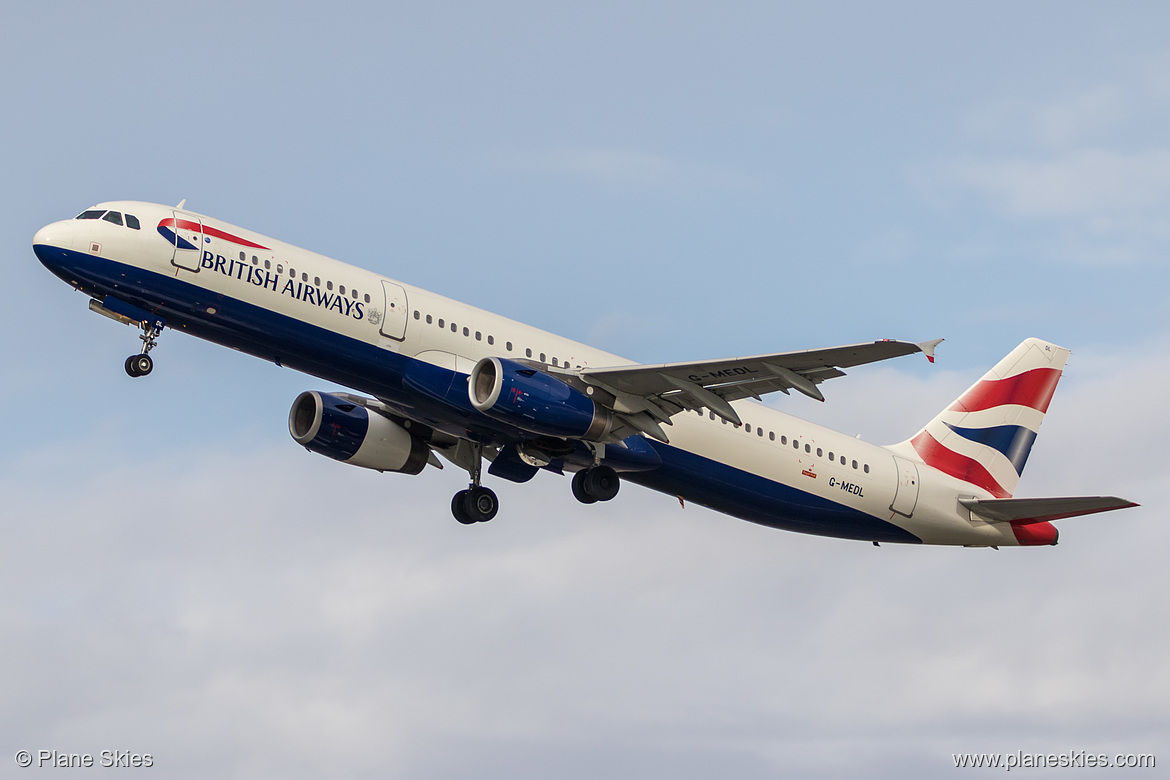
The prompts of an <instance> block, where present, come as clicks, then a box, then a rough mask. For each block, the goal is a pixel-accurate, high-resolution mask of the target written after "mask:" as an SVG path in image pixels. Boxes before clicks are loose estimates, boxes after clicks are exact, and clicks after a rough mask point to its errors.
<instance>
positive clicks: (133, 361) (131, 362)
mask: <svg viewBox="0 0 1170 780" xmlns="http://www.w3.org/2000/svg"><path fill="white" fill-rule="evenodd" d="M137 363H138V356H137V355H131V356H130V357H128V358H126V363H125V368H126V373H127V374H129V375H130V376H142V375H141V374H139V373H138V366H137Z"/></svg>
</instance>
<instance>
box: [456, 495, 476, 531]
mask: <svg viewBox="0 0 1170 780" xmlns="http://www.w3.org/2000/svg"><path fill="white" fill-rule="evenodd" d="M470 492H471V491H470V490H460V491H459V492H458V493H456V494H455V495H454V497H452V499H451V514H453V515H455V519H456V520H458V521H459V522H461V523H463V524H464V525H473V524H474V523H475V522H476V521H475V519H474V518H472V517H471V516H470V515H469V514H467V510H466V509H464V505H465V501H466V500H467V494H468V493H470Z"/></svg>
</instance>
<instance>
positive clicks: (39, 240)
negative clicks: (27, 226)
mask: <svg viewBox="0 0 1170 780" xmlns="http://www.w3.org/2000/svg"><path fill="white" fill-rule="evenodd" d="M38 246H49V247H57V248H60V249H72V248H73V220H71V219H69V220H65V221H63V222H54V223H52V224H50V225H45V226H44V227H43V228H41V229H40V230H38V231H37V232H36V235H34V236H33V250H34V251H35V250H36V248H37V247H38Z"/></svg>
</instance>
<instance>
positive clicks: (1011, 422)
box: [894, 339, 1069, 498]
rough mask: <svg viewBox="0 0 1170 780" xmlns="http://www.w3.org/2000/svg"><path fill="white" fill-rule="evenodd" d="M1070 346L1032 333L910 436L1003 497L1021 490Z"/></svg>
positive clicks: (917, 446)
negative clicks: (1033, 445) (1025, 470)
mask: <svg viewBox="0 0 1170 780" xmlns="http://www.w3.org/2000/svg"><path fill="white" fill-rule="evenodd" d="M1068 354H1069V351H1068V350H1067V349H1065V348H1064V347H1058V346H1056V345H1055V344H1049V343H1048V342H1046V341H1041V340H1040V339H1028V340H1027V341H1025V342H1024V343H1022V344H1020V346H1018V347H1016V348H1015V349H1013V350H1012V351H1011V353H1010V354H1009V355H1008V356H1007V357H1005V358H1004V359H1003V360H1001V361H999V363H997V364H996V365H995V368H993V369H991V370H990V371H988V372H987V373H986V374H984V375H983V378H982V379H980V380H979V381H978V382H976V383H975V384H973V385H972V386H971V387H970V388H968V389H967V391H966V392H965V393H963V394H962V395H961V396H959V397H958V398H957V399H956V400H955V402H954V403H952V404H951V405H950V406H948V407H947V408H946V409H945V410H944V411H943V412H941V413H940V414H939V415H938V416H937V417H935V418H934V419H933V420H931V421H930V422H929V423H927V425H926V427H924V428H923V429H922V430H920V431H919V432H918V433H917V434H915V436H914V437H913V438H912V439H910V440H909V441H908V442H903V443H902V444H901V445H898V446H896V447H895V448H894V449H895V450H897V451H901V452H905V453H907V454H909V453H908V451H907V450H908V447H907V445H909V447H912V448H913V450H914V452H915V453H917V454H918V457H919V458H921V460H922V462H923V463H925V464H926V465H928V466H931V467H933V468H936V469H938V470H939V471H942V472H944V473H946V474H950V475H951V476H952V477H956V478H958V479H961V480H963V481H965V482H970V483H971V484H973V485H977V486H979V487H981V488H983V489H984V490H986V491H988V492H989V493H991V494H992V495H993V496H995V497H997V498H1008V497H1010V496H1011V495H1012V494H1013V493H1014V492H1015V490H1016V484H1017V483H1018V482H1019V481H1020V474H1022V473H1023V471H1024V464H1025V463H1027V461H1028V453H1029V452H1031V451H1032V443H1033V442H1034V441H1035V440H1036V434H1037V433H1039V431H1040V424H1041V423H1042V422H1044V415H1045V413H1046V412H1047V411H1048V404H1049V402H1050V401H1051V400H1052V394H1053V393H1054V392H1055V391H1056V383H1057V382H1059V381H1060V374H1061V371H1063V370H1064V363H1065V361H1066V360H1068Z"/></svg>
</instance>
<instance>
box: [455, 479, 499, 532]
mask: <svg viewBox="0 0 1170 780" xmlns="http://www.w3.org/2000/svg"><path fill="white" fill-rule="evenodd" d="M463 511H464V512H466V513H467V516H468V517H471V518H473V520H472V522H476V523H486V522H487V521H488V520H491V519H492V518H493V517H495V516H496V512H499V511H500V500H499V499H498V498H496V494H495V493H494V492H492V491H491V490H490V489H488V488H485V487H473V488H469V489H468V490H467V495H466V496H465V497H464V499H463Z"/></svg>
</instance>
